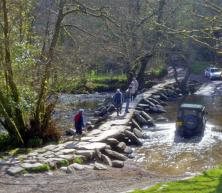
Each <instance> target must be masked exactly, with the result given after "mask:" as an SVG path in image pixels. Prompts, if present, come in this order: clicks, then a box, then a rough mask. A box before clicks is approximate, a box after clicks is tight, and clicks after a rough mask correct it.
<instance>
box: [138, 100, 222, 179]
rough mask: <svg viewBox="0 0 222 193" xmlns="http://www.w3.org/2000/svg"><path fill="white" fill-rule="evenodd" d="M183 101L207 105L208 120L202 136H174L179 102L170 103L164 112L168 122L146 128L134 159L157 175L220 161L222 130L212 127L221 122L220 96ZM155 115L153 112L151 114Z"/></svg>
mask: <svg viewBox="0 0 222 193" xmlns="http://www.w3.org/2000/svg"><path fill="white" fill-rule="evenodd" d="M186 101H188V102H189V101H192V103H193V102H196V103H200V104H204V105H206V109H207V111H208V122H207V126H206V130H205V133H204V137H203V138H194V139H190V140H188V139H186V140H184V139H180V138H178V137H177V136H175V119H176V113H177V108H178V105H179V103H180V101H178V103H177V104H176V103H175V102H174V103H170V104H169V106H168V107H166V109H167V112H170V113H166V114H165V115H164V116H165V117H166V118H167V119H168V120H169V122H168V123H167V122H166V123H161V124H157V125H156V128H155V129H152V131H149V130H146V131H145V132H146V134H147V135H148V136H150V138H149V139H146V140H144V141H143V142H144V145H143V147H141V148H139V149H137V150H136V151H137V152H136V161H137V162H140V164H142V165H143V166H144V167H145V168H146V169H147V170H149V171H152V172H155V173H158V174H160V175H183V174H185V173H187V172H189V173H196V172H198V171H202V170H204V169H207V168H211V167H213V166H215V165H217V164H220V163H221V161H222V154H221V152H222V133H221V132H217V131H218V130H219V129H220V128H219V129H217V131H216V130H215V127H219V125H222V117H221V113H222V108H221V107H222V97H219V96H215V97H209V96H208V97H207V96H189V97H188V98H187V99H186ZM154 118H155V116H154ZM215 125H217V126H215Z"/></svg>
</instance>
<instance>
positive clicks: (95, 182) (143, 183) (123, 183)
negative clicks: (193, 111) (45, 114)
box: [0, 163, 178, 193]
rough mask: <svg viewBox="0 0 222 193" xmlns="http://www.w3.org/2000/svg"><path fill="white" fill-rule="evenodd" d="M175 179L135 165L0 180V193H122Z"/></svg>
mask: <svg viewBox="0 0 222 193" xmlns="http://www.w3.org/2000/svg"><path fill="white" fill-rule="evenodd" d="M173 179H178V177H166V176H165V177H164V176H162V177H161V176H157V175H154V174H150V173H149V172H148V171H145V170H142V169H141V168H139V167H138V166H136V165H131V164H129V163H128V164H126V166H125V167H124V168H122V169H115V168H110V169H109V170H106V171H96V170H85V171H76V173H75V174H65V173H63V172H62V171H56V172H53V173H51V174H33V175H30V174H29V175H27V176H20V177H11V176H7V175H4V176H3V175H1V176H0V187H1V188H0V193H9V192H10V193H39V192H41V193H43V192H44V193H46V192H47V193H50V192H53V193H57V192H58V193H61V192H63V193H113V192H115V193H121V192H126V191H129V190H132V189H137V188H144V187H147V186H150V185H152V184H155V183H157V182H161V181H167V180H173Z"/></svg>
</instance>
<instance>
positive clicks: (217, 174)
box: [132, 167, 222, 193]
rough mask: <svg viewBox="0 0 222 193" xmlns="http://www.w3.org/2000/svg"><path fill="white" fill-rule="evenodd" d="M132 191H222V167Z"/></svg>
mask: <svg viewBox="0 0 222 193" xmlns="http://www.w3.org/2000/svg"><path fill="white" fill-rule="evenodd" d="M132 193H222V167H218V168H215V169H211V170H209V171H206V172H203V174H202V175H199V176H196V177H193V178H190V179H187V180H180V181H175V182H169V183H159V184H157V185H155V186H153V187H151V188H148V189H147V190H135V191H133V192H132Z"/></svg>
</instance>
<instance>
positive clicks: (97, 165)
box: [93, 162, 107, 170]
mask: <svg viewBox="0 0 222 193" xmlns="http://www.w3.org/2000/svg"><path fill="white" fill-rule="evenodd" d="M93 169H94V170H107V167H106V166H105V165H103V164H100V163H98V162H95V164H94V167H93Z"/></svg>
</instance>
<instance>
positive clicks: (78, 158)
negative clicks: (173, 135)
mask: <svg viewBox="0 0 222 193" xmlns="http://www.w3.org/2000/svg"><path fill="white" fill-rule="evenodd" d="M160 93H161V94H160ZM170 93H171V94H172V93H173V94H174V95H177V96H178V94H179V93H180V91H178V88H176V86H175V82H174V80H166V81H165V82H162V83H160V84H158V85H155V86H153V87H152V88H151V89H149V90H148V91H146V92H144V93H142V94H139V95H138V96H137V97H136V99H135V100H134V101H133V102H131V103H130V108H129V113H127V114H123V115H121V116H119V117H117V116H116V112H114V113H112V114H111V115H110V117H109V119H108V120H107V121H106V122H105V123H103V124H102V125H100V126H99V127H98V128H97V129H94V130H92V131H90V132H87V134H86V136H85V137H82V139H81V141H73V140H72V141H68V142H65V143H61V144H57V145H48V146H45V147H43V148H39V149H36V150H34V151H32V152H31V153H29V154H27V155H19V156H18V157H10V158H7V159H6V160H3V159H0V171H1V172H6V173H7V174H9V175H17V174H23V173H26V172H40V171H48V170H49V169H58V168H60V169H61V170H63V171H65V172H67V173H72V172H74V171H75V170H83V169H85V168H91V169H99V170H104V169H107V167H117V168H121V167H123V166H124V161H126V160H127V159H128V158H130V155H131V154H132V152H133V151H132V149H131V148H130V145H142V143H141V141H140V139H139V138H144V136H143V133H142V129H141V123H152V118H151V117H150V116H149V115H148V114H147V113H146V109H147V108H148V107H149V108H150V107H151V106H153V108H154V107H155V108H156V106H155V105H157V107H158V106H159V107H161V108H163V107H162V106H161V105H162V104H161V100H160V96H162V100H164V99H167V96H170ZM154 96H159V97H157V98H155V97H154ZM149 98H150V101H149ZM141 101H143V102H142V103H141ZM158 101H159V102H158ZM124 107H125V104H124V105H123V109H124ZM134 115H137V116H134ZM83 163H84V164H83ZM87 163H88V164H87Z"/></svg>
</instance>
